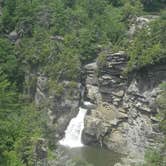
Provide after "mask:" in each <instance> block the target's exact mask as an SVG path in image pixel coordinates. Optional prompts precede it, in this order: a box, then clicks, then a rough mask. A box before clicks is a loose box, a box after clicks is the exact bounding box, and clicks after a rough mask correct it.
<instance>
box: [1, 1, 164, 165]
mask: <svg viewBox="0 0 166 166" xmlns="http://www.w3.org/2000/svg"><path fill="white" fill-rule="evenodd" d="M0 3H1V8H2V9H0V10H2V15H0V165H9V166H23V165H28V166H29V165H32V163H33V159H32V151H33V146H34V142H35V139H36V138H37V137H39V136H41V134H42V133H43V132H42V130H43V129H44V127H43V125H42V124H45V122H43V120H42V119H43V118H42V117H41V116H40V115H41V113H40V115H39V113H38V112H36V110H35V108H34V105H33V104H32V103H26V102H25V100H21V99H20V98H23V95H22V93H23V91H24V92H26V88H27V89H28V88H29V89H33V91H34V89H35V83H36V76H32V77H30V81H28V82H25V81H24V78H25V76H26V74H25V73H28V72H32V73H35V74H36V73H37V72H40V73H43V74H45V75H47V76H48V77H49V78H50V80H51V81H50V82H49V86H51V88H52V89H54V91H55V93H56V95H57V96H61V95H62V94H63V91H64V85H63V84H62V83H61V82H63V81H64V80H69V81H71V83H70V84H69V86H70V88H75V86H76V84H75V82H77V81H78V80H80V73H81V68H82V65H83V64H85V63H87V62H89V61H92V60H94V59H95V58H96V57H97V56H98V54H99V52H101V51H102V49H103V48H106V47H108V46H109V49H115V48H116V49H117V48H118V49H119V48H121V47H122V46H123V45H125V48H128V50H129V53H130V62H129V66H128V71H131V70H133V69H137V68H141V67H144V66H146V65H148V64H154V63H156V62H159V61H161V60H162V59H165V48H164V46H165V38H166V36H165V34H166V33H165V18H166V17H165V12H163V13H162V14H161V18H160V19H159V20H158V21H155V22H153V23H152V24H151V25H150V30H148V29H143V30H142V31H141V32H140V33H138V34H137V35H136V36H135V38H134V39H133V42H132V44H131V45H129V43H128V42H127V41H128V40H127V38H126V35H125V33H126V31H127V28H128V26H129V20H130V19H132V18H133V17H135V16H139V15H141V14H142V13H143V12H144V11H152V9H153V10H154V11H155V12H156V11H158V10H159V9H161V8H163V7H164V5H163V4H164V1H162V0H159V1H157V0H135V1H133V0H118V1H117V0H77V1H76V0H63V1H62V0H5V1H2V2H0ZM143 9H144V11H143ZM0 12H1V11H0ZM12 31H16V32H17V33H18V38H19V39H18V40H17V41H16V42H11V41H10V40H9V39H8V36H9V33H10V32H12ZM128 45H129V46H128ZM105 62H106V56H105V55H104V54H102V53H101V54H100V56H99V58H98V63H99V66H101V67H102V66H104V65H105V64H106V63H105ZM2 73H3V74H2ZM25 95H26V94H25ZM20 96H21V97H20ZM32 100H33V99H31V101H32ZM160 101H161V100H160ZM20 103H21V104H20ZM163 123H165V122H164V121H163ZM78 163H79V164H77V165H81V164H82V163H80V162H78ZM72 164H73V163H72ZM82 165H83V164H82ZM84 165H86V164H85V163H84Z"/></svg>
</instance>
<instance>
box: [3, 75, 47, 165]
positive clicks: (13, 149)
mask: <svg viewBox="0 0 166 166" xmlns="http://www.w3.org/2000/svg"><path fill="white" fill-rule="evenodd" d="M0 99H1V100H0V138H1V139H0V156H1V157H0V165H9V166H13V165H14V164H16V166H18V165H19V166H22V165H23V163H25V164H26V165H27V164H30V161H31V159H32V154H33V153H32V151H33V148H34V147H33V144H32V138H33V137H34V138H37V137H39V136H41V133H42V123H43V120H42V119H41V116H40V114H39V113H38V112H36V111H35V109H34V106H32V105H31V106H24V105H22V104H21V103H20V102H19V101H20V100H19V95H18V93H17V90H16V88H15V87H14V86H12V85H11V83H10V82H9V81H8V80H7V79H6V77H5V76H4V75H3V74H2V73H1V75H0ZM43 124H44V123H43Z"/></svg>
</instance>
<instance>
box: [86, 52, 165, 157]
mask: <svg viewBox="0 0 166 166" xmlns="http://www.w3.org/2000/svg"><path fill="white" fill-rule="evenodd" d="M105 55H106V56H105V59H104V61H103V62H104V63H103V62H102V63H101V62H94V63H91V64H88V65H86V66H85V70H86V75H87V77H86V80H85V86H86V97H87V98H88V99H89V100H90V101H91V102H92V103H94V104H96V107H97V108H96V110H91V112H90V114H89V115H87V116H86V119H85V128H84V132H83V141H84V143H85V144H100V145H101V146H105V147H107V148H108V149H111V150H114V151H116V152H119V153H122V154H127V155H130V156H131V157H134V158H135V157H136V158H140V159H143V156H144V153H145V149H147V148H148V147H151V146H153V147H156V146H158V145H159V144H158V143H157V140H158V138H160V139H161V138H162V133H161V132H160V130H159V120H158V119H157V118H156V114H157V113H158V112H159V108H158V105H157V103H156V100H157V98H158V97H159V96H160V88H159V84H160V83H161V82H162V81H164V79H165V78H166V72H165V71H166V66H165V65H164V64H158V65H154V66H148V68H144V69H141V70H139V71H134V72H133V73H131V74H129V75H125V74H123V72H124V70H125V68H126V65H127V62H128V58H127V55H126V54H125V53H124V52H118V53H114V54H112V53H109V52H107V53H105Z"/></svg>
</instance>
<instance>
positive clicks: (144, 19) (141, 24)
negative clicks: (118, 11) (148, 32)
mask: <svg viewBox="0 0 166 166" xmlns="http://www.w3.org/2000/svg"><path fill="white" fill-rule="evenodd" d="M157 18H158V16H156V15H147V16H140V17H136V18H133V19H132V20H131V23H130V24H131V26H130V27H129V31H128V36H129V37H133V35H134V34H135V33H136V32H138V31H139V30H140V29H143V28H148V24H149V23H150V22H151V21H154V20H155V19H157Z"/></svg>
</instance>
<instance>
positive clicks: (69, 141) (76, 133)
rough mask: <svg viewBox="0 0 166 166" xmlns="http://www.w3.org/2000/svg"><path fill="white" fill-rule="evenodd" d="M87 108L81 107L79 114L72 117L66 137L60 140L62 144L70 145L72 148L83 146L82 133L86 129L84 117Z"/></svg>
mask: <svg viewBox="0 0 166 166" xmlns="http://www.w3.org/2000/svg"><path fill="white" fill-rule="evenodd" d="M86 112H87V109H85V108H81V107H80V108H79V112H78V115H77V116H76V117H74V118H73V119H71V121H70V123H69V125H68V127H67V129H66V131H65V137H64V138H63V139H62V140H60V141H59V143H60V144H61V145H64V146H69V147H71V148H74V147H81V146H83V144H82V142H81V135H82V131H83V129H84V118H85V115H86Z"/></svg>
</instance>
